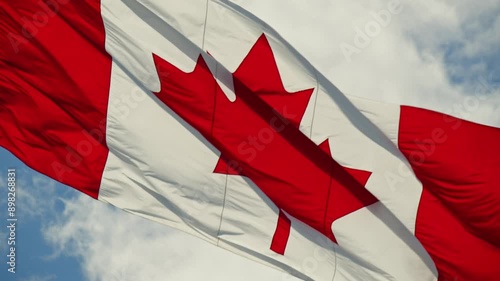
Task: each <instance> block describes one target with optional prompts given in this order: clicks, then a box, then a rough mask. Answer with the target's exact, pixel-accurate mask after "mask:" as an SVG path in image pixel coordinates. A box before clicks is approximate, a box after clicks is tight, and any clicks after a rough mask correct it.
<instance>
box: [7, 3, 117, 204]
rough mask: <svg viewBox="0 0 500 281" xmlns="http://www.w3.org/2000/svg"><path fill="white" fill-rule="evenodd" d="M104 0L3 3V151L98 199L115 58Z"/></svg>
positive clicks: (103, 163) (105, 148) (105, 153)
mask: <svg viewBox="0 0 500 281" xmlns="http://www.w3.org/2000/svg"><path fill="white" fill-rule="evenodd" d="M100 10H101V8H100V1H98V0H89V1H68V0H25V1H2V2H0V19H1V24H0V45H1V46H2V48H0V120H1V121H0V146H3V147H5V148H6V149H7V150H9V151H10V152H12V153H13V154H14V155H16V156H17V157H18V158H19V159H20V160H21V161H23V162H24V163H26V164H27V165H28V166H30V167H31V168H33V169H35V170H37V171H39V172H41V173H43V174H45V175H47V176H49V177H51V178H53V179H56V180H58V181H60V182H62V183H64V184H67V185H69V186H71V187H74V188H76V189H78V190H80V191H82V192H84V193H86V194H88V195H90V196H92V197H94V198H97V196H98V193H99V186H100V180H101V176H102V171H103V169H104V165H105V162H106V158H107V155H108V149H107V147H106V113H107V107H108V96H109V85H110V76H111V58H110V56H109V55H108V54H107V53H106V51H105V48H104V44H105V30H104V25H103V20H102V17H101V12H100Z"/></svg>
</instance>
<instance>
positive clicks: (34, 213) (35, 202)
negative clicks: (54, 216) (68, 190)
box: [16, 169, 57, 220]
mask: <svg viewBox="0 0 500 281" xmlns="http://www.w3.org/2000/svg"><path fill="white" fill-rule="evenodd" d="M16 197H17V206H18V208H17V215H18V216H19V218H20V219H23V220H24V219H32V218H36V219H42V218H43V217H45V216H47V215H48V214H51V213H53V212H54V208H55V204H56V199H57V195H56V182H55V181H53V180H51V179H49V178H48V177H46V176H44V175H42V174H39V173H37V172H34V171H32V170H28V169H25V170H22V171H21V170H19V171H18V176H17V188H16ZM41 198H46V199H44V200H42V199H41Z"/></svg>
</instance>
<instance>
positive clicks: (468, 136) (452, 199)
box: [399, 106, 500, 281]
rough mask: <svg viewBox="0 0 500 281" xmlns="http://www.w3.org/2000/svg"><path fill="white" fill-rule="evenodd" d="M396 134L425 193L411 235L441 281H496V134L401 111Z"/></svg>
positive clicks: (499, 186)
mask: <svg viewBox="0 0 500 281" xmlns="http://www.w3.org/2000/svg"><path fill="white" fill-rule="evenodd" d="M399 130H400V132H399V148H400V149H401V151H402V152H403V153H404V154H405V156H406V157H407V158H408V160H409V162H410V164H411V166H412V168H413V170H414V171H415V174H416V176H417V177H418V178H419V179H420V181H421V182H422V184H423V187H424V192H423V194H422V197H421V200H420V206H419V210H418V215H417V222H416V235H417V238H418V239H419V240H420V241H421V242H422V244H423V245H424V247H425V248H426V249H427V251H428V252H429V254H430V255H431V256H432V258H433V259H434V262H435V263H436V266H437V267H438V270H439V275H440V276H439V278H440V280H450V281H452V280H458V281H461V280H464V281H465V280H482V281H495V280H498V276H500V267H498V264H499V262H500V250H499V247H500V204H499V203H498V202H500V181H499V179H498V175H499V174H500V146H499V145H498V141H499V140H500V129H498V128H493V127H488V126H484V125H479V124H475V123H472V122H468V121H464V120H461V119H458V118H454V117H451V116H448V115H445V114H441V113H437V112H433V111H429V110H425V109H419V108H414V107H408V106H402V107H401V120H400V128H399Z"/></svg>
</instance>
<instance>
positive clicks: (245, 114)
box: [154, 35, 377, 254]
mask: <svg viewBox="0 0 500 281" xmlns="http://www.w3.org/2000/svg"><path fill="white" fill-rule="evenodd" d="M154 61H155V64H156V68H157V71H158V73H169V75H168V76H165V77H161V90H160V92H158V93H156V95H157V97H158V98H159V99H160V100H161V101H163V102H164V103H165V104H166V105H167V106H168V107H170V108H171V109H172V110H173V111H174V112H175V113H176V114H178V115H179V116H180V117H181V118H182V119H184V120H185V121H186V122H187V123H189V124H190V125H191V126H193V127H194V128H195V129H197V130H198V131H199V132H200V133H201V134H202V135H203V136H204V137H205V138H206V139H207V140H208V141H209V142H210V143H212V145H214V146H215V147H216V148H217V149H219V150H220V151H221V153H222V156H221V159H219V162H218V163H217V165H216V167H215V170H214V172H216V173H224V174H231V175H238V174H239V175H242V176H245V177H248V178H250V179H251V180H252V181H253V182H254V183H255V184H256V185H257V186H258V187H259V188H260V189H261V190H262V191H263V192H264V193H265V194H266V195H267V196H268V197H269V198H270V199H271V200H272V201H273V202H274V203H275V204H276V205H277V206H278V208H280V209H281V210H284V211H286V212H287V213H288V214H290V215H291V216H293V217H295V218H296V219H298V220H300V221H302V222H304V223H306V224H308V225H309V226H311V227H313V228H314V229H316V230H317V231H319V232H321V233H323V234H324V235H325V236H327V237H328V238H330V239H331V240H332V241H334V242H336V239H335V236H334V234H333V233H332V230H331V225H332V223H333V222H334V221H335V220H337V219H339V218H340V217H343V216H345V215H347V214H349V213H352V212H354V211H356V210H358V209H360V208H362V207H364V206H368V205H371V204H373V203H375V202H377V199H376V198H375V197H373V195H371V193H369V192H368V191H367V190H366V189H365V187H364V185H365V184H366V181H367V180H368V178H369V176H370V175H371V173H370V172H366V171H361V170H355V169H349V168H344V167H342V166H340V165H339V164H338V163H337V162H335V161H334V160H333V159H332V157H331V153H330V148H329V143H328V140H326V141H325V142H323V143H322V144H321V145H319V146H318V145H316V144H315V143H313V142H312V141H311V140H310V139H308V138H307V137H306V136H305V135H303V134H302V133H301V131H300V130H299V129H298V126H299V124H300V121H301V119H302V117H303V115H304V113H305V110H306V107H307V105H308V103H309V100H310V98H311V95H312V93H313V89H307V90H303V91H299V92H295V93H289V92H287V91H286V90H285V88H284V86H283V83H282V81H281V77H280V74H279V71H278V67H277V65H276V61H275V58H274V54H273V52H272V49H271V46H270V45H269V42H268V41H267V38H266V36H265V35H262V36H261V37H260V38H259V39H258V41H257V42H256V43H255V45H254V46H253V47H252V49H251V50H250V52H249V54H248V55H247V56H246V58H245V59H244V60H243V62H242V63H241V65H240V66H239V67H238V69H237V70H236V71H235V72H234V73H233V80H234V89H235V93H236V100H235V101H234V102H231V101H230V100H229V99H228V98H227V97H226V95H225V94H224V92H223V91H222V89H221V88H220V87H219V85H218V84H217V82H216V80H215V79H214V77H213V75H212V73H211V71H210V69H209V67H208V66H207V63H206V62H205V60H204V59H203V57H202V56H201V55H200V56H199V58H198V61H197V64H196V67H195V69H194V70H193V72H191V73H185V72H183V71H181V70H179V69H178V68H177V67H175V66H174V65H172V64H170V63H169V62H166V61H164V60H163V59H161V58H160V57H158V56H156V55H154ZM289 226H290V222H289V220H288V218H287V217H286V215H284V213H283V212H281V214H280V220H279V223H278V228H277V231H276V234H275V239H273V244H275V243H276V245H278V246H277V247H274V248H273V247H271V248H272V249H273V250H275V251H276V252H279V253H281V254H283V253H284V247H285V246H286V241H287V239H288V233H289V230H288V233H287V231H286V229H285V230H283V229H284V228H286V227H289ZM280 237H281V238H280ZM283 240H284V241H283Z"/></svg>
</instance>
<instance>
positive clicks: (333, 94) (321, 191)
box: [0, 0, 500, 281]
mask: <svg viewBox="0 0 500 281" xmlns="http://www.w3.org/2000/svg"><path fill="white" fill-rule="evenodd" d="M0 11H1V14H2V16H1V18H0V21H1V25H0V30H1V33H0V42H1V43H2V49H0V120H1V122H0V145H1V146H3V147H5V148H6V149H8V150H9V151H11V152H12V153H14V154H15V155H16V156H17V157H19V158H20V159H21V160H22V161H23V162H25V163H26V164H27V165H29V166H30V167H32V168H34V169H35V170H37V171H39V172H41V173H43V174H45V175H48V176H50V177H52V178H54V179H56V180H58V181H60V182H62V183H65V184H67V185H69V186H72V187H74V188H76V189H78V190H80V191H81V192H84V193H86V194H88V195H89V196H91V197H93V198H95V199H98V200H100V201H103V202H107V203H109V204H112V205H114V206H116V207H118V208H121V209H123V210H125V211H127V212H131V213H134V214H137V215H140V216H143V217H146V218H148V219H150V220H153V221H156V222H160V223H162V224H165V225H169V226H172V227H175V228H177V229H180V230H183V231H185V232H187V233H190V234H192V235H195V236H198V237H200V238H202V239H205V240H207V241H208V242H210V243H213V244H216V245H217V246H219V247H221V248H225V249H228V250H229V251H232V252H235V253H237V254H240V255H242V256H246V257H248V258H251V259H254V260H257V261H259V262H261V263H265V264H267V265H270V266H273V267H276V268H278V269H281V270H285V271H288V272H290V273H292V274H293V275H295V276H297V277H299V278H302V279H304V280H333V281H354V280H367V281H369V280H377V281H379V280H398V281H400V280H403V281H412V280H415V281H423V280H440V281H461V280H464V281H476V280H477V281H495V280H497V278H498V276H500V267H499V266H498V265H499V263H500V204H499V202H500V190H499V188H498V185H499V180H498V177H497V176H498V174H500V147H499V146H498V140H499V139H500V129H499V128H495V127H489V126H485V125H480V124H476V123H472V122H469V121H465V120H461V119H458V118H455V117H452V116H448V115H445V114H442V113H438V112H433V111H429V110H426V109H420V108H415V107H410V106H399V105H393V104H384V103H378V102H373V101H368V100H364V99H360V98H355V97H350V96H347V95H344V94H342V93H341V92H340V91H339V90H338V89H337V88H335V86H334V85H332V84H331V83H330V82H329V80H328V79H326V78H325V77H324V76H323V75H322V74H321V73H320V72H318V71H317V70H316V69H315V68H314V67H312V65H311V64H309V63H308V62H307V61H306V60H305V59H304V58H303V57H302V56H301V55H300V54H299V53H298V52H296V51H295V50H294V49H293V48H292V47H291V46H290V45H289V44H288V43H287V42H286V41H285V40H283V39H282V38H281V37H280V36H279V35H278V34H277V33H276V32H275V31H273V29H271V28H270V27H269V26H267V25H266V24H264V23H263V22H261V21H260V20H259V19H258V18H256V17H255V16H253V15H252V14H250V13H249V12H248V11H246V10H244V9H243V8H241V7H240V6H238V5H236V4H234V3H232V2H231V1H222V0H221V1H216V0H208V1H206V0H203V1H202V0H183V1H173V0H162V1H160V0H142V1H133V0H124V1H117V0H101V1H97V0H88V1H71V2H70V1H68V0H39V1H35V0H29V1H28V0H25V1H10V2H5V1H4V2H2V3H0Z"/></svg>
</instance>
